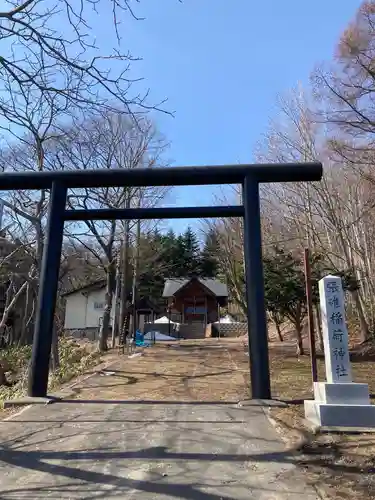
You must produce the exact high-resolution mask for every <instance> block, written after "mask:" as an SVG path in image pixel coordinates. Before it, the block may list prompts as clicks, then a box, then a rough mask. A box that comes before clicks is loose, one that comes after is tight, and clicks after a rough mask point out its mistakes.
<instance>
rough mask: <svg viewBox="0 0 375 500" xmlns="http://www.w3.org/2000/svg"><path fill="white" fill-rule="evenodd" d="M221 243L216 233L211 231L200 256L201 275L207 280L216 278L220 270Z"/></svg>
mask: <svg viewBox="0 0 375 500" xmlns="http://www.w3.org/2000/svg"><path fill="white" fill-rule="evenodd" d="M218 254H219V242H218V238H217V234H216V231H215V230H214V229H211V230H210V231H209V232H208V234H207V235H206V239H205V242H204V247H203V249H202V252H201V255H200V266H199V267H200V275H201V276H202V277H205V278H215V277H216V276H217V274H218V273H219V270H220V265H219V259H218Z"/></svg>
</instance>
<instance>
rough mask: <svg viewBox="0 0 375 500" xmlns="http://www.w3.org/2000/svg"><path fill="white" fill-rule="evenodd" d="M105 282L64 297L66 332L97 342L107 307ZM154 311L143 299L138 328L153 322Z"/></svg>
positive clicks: (86, 286)
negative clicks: (105, 307)
mask: <svg viewBox="0 0 375 500" xmlns="http://www.w3.org/2000/svg"><path fill="white" fill-rule="evenodd" d="M105 292H106V282H105V280H101V281H97V282H94V283H91V284H88V285H85V286H83V287H80V288H76V289H75V290H72V291H70V292H67V293H65V294H64V295H63V297H64V299H65V321H64V330H65V332H67V333H69V334H71V335H73V336H78V337H87V338H90V339H92V340H95V339H96V338H97V337H98V333H99V330H100V327H101V324H102V320H103V314H104V306H105ZM114 312H115V298H114V297H113V301H112V310H111V320H110V326H112V325H113V317H114ZM154 314H155V313H154V310H153V308H152V305H151V304H150V302H149V301H146V300H145V299H143V300H142V299H141V300H140V301H139V304H137V315H138V322H137V325H138V328H139V329H141V330H142V329H143V326H144V324H145V322H147V321H153V319H154Z"/></svg>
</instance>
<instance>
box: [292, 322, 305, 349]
mask: <svg viewBox="0 0 375 500" xmlns="http://www.w3.org/2000/svg"><path fill="white" fill-rule="evenodd" d="M294 326H295V328H296V334H297V356H303V355H304V354H305V351H304V349H303V341H302V321H301V320H300V319H298V320H297V321H296V323H295V325H294Z"/></svg>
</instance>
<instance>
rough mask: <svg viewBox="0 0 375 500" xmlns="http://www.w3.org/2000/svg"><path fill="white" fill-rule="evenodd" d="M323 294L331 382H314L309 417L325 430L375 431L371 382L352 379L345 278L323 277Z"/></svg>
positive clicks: (321, 286) (322, 305) (329, 378)
mask: <svg viewBox="0 0 375 500" xmlns="http://www.w3.org/2000/svg"><path fill="white" fill-rule="evenodd" d="M319 297H320V308H321V313H322V326H323V341H324V356H325V368H326V380H327V382H314V400H312V401H305V417H306V419H307V420H308V421H309V422H310V423H311V424H312V425H313V426H314V427H318V428H320V429H321V430H328V431H329V430H346V429H347V430H351V431H353V430H358V431H363V430H364V429H366V430H373V429H374V430H375V406H372V405H371V404H370V396H369V389H368V385H367V384H357V383H354V382H353V381H352V372H351V365H350V359H349V343H348V330H347V326H346V320H345V301H344V292H343V288H342V281H341V278H340V277H338V276H330V275H329V276H326V277H325V278H323V279H321V280H320V282H319Z"/></svg>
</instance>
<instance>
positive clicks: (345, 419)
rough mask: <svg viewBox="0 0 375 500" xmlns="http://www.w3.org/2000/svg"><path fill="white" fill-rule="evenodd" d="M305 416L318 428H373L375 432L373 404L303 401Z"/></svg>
mask: <svg viewBox="0 0 375 500" xmlns="http://www.w3.org/2000/svg"><path fill="white" fill-rule="evenodd" d="M305 417H306V419H307V420H308V421H310V422H311V423H312V424H313V425H315V426H317V427H320V428H325V427H327V428H334V429H336V430H347V429H350V430H361V429H363V430H364V429H366V430H370V429H371V430H373V431H374V432H375V406H373V405H363V404H359V405H358V404H327V403H321V402H319V401H315V400H312V401H305Z"/></svg>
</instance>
